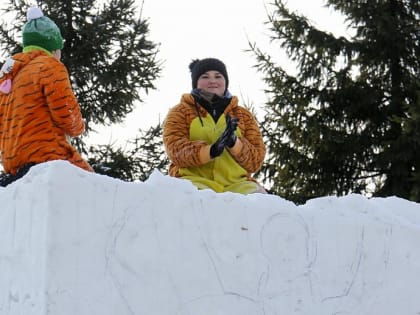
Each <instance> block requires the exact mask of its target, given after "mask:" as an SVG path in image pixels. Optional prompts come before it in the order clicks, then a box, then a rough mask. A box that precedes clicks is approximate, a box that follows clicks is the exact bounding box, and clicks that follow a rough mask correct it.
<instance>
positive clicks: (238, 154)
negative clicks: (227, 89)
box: [163, 94, 266, 181]
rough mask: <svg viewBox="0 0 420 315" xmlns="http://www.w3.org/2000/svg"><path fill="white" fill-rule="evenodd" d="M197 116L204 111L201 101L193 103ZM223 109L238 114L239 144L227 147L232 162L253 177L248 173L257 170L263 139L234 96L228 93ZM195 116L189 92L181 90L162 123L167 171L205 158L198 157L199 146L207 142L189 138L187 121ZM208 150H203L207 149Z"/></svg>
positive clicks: (247, 113)
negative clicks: (228, 98)
mask: <svg viewBox="0 0 420 315" xmlns="http://www.w3.org/2000/svg"><path fill="white" fill-rule="evenodd" d="M197 106H198V112H199V114H200V116H201V117H204V116H206V115H208V113H207V111H206V110H205V109H204V107H202V106H201V105H199V104H197ZM224 113H225V114H226V113H229V114H230V115H231V116H232V117H236V118H239V124H238V128H239V129H240V131H241V137H240V138H239V139H240V141H241V144H242V146H241V147H240V150H238V151H235V150H230V153H231V154H232V156H233V157H234V159H235V160H236V162H237V163H238V164H239V165H240V166H241V167H243V168H244V169H245V170H246V171H247V172H248V178H249V180H252V181H254V179H253V178H252V176H251V174H252V173H255V172H256V171H258V170H259V169H260V168H261V166H262V163H263V161H264V157H265V153H266V148H265V144H264V142H263V139H262V136H261V132H260V130H259V127H258V123H257V121H256V120H255V118H254V116H253V115H252V113H251V112H250V111H248V110H247V109H246V108H244V107H241V106H238V98H237V97H236V96H233V97H232V100H231V102H230V103H229V105H228V106H227V107H226V109H225V111H224ZM196 117H197V108H196V107H195V105H194V98H193V96H192V95H191V94H184V95H183V96H182V98H181V102H180V104H178V105H176V106H175V107H173V108H172V109H171V110H170V112H169V114H168V115H167V117H166V119H165V122H164V127H163V143H164V145H165V149H166V152H167V154H168V157H169V159H170V160H171V165H170V167H169V174H170V175H171V176H175V177H179V173H178V171H179V169H180V168H185V167H196V166H200V165H203V164H205V163H207V162H208V160H209V159H210V158H208V159H206V160H204V159H203V158H202V157H201V154H200V153H202V152H203V147H208V146H209V144H208V143H207V142H205V141H190V140H189V133H190V124H191V122H192V120H193V119H194V118H196ZM208 151H209V150H207V152H208Z"/></svg>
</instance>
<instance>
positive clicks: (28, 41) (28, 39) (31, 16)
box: [22, 7, 63, 51]
mask: <svg viewBox="0 0 420 315" xmlns="http://www.w3.org/2000/svg"><path fill="white" fill-rule="evenodd" d="M26 17H27V19H28V22H26V24H25V25H24V26H23V30H22V38H23V47H26V46H32V45H34V46H39V47H42V48H44V49H46V50H48V51H54V50H57V49H63V38H62V37H61V32H60V29H59V28H58V26H57V25H56V24H55V23H54V21H53V20H51V19H50V18H48V17H46V16H44V14H43V13H42V11H41V9H40V8H37V7H32V8H29V10H28V12H27V13H26Z"/></svg>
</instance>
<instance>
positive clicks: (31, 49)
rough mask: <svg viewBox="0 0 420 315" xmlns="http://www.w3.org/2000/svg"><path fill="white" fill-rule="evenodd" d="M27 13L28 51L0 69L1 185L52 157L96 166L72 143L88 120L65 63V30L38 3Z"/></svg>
mask: <svg viewBox="0 0 420 315" xmlns="http://www.w3.org/2000/svg"><path fill="white" fill-rule="evenodd" d="M27 18H28V22H27V23H26V24H25V25H24V27H23V31H22V40H23V52H21V53H17V54H15V55H13V56H12V57H10V58H9V59H8V60H7V61H6V62H5V64H4V65H3V67H2V68H1V71H0V154H1V155H0V157H1V163H2V164H3V169H4V173H3V174H2V176H1V177H0V186H6V185H7V184H9V183H10V182H13V181H14V180H16V179H18V178H20V177H22V176H23V175H24V174H25V173H26V172H27V171H28V170H29V168H30V167H31V166H32V165H35V164H38V163H42V162H46V161H51V160H68V161H70V162H71V163H73V164H75V165H76V166H79V167H80V168H82V169H85V170H87V171H90V172H92V171H93V169H92V167H91V166H90V165H89V164H88V163H87V162H86V161H85V160H84V159H83V158H82V157H81V156H80V154H79V153H78V152H77V151H76V149H75V148H74V147H73V146H72V145H71V144H70V143H69V142H68V137H76V136H79V135H80V134H82V133H83V132H84V130H85V122H84V120H83V119H82V115H81V111H80V107H79V104H78V102H77V99H76V97H75V96H74V94H73V90H72V87H71V84H70V80H69V75H68V73H67V69H66V67H65V66H64V65H63V64H62V63H61V62H60V59H61V49H62V48H63V39H62V37H61V33H60V29H59V28H58V27H57V25H56V24H55V23H54V22H53V21H52V20H51V19H49V18H48V17H46V16H44V15H43V13H42V11H41V10H40V9H39V8H37V7H32V8H30V9H29V10H28V12H27Z"/></svg>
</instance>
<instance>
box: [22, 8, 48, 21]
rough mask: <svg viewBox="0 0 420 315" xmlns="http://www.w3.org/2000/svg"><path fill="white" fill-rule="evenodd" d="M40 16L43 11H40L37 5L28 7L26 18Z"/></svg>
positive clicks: (30, 18)
mask: <svg viewBox="0 0 420 315" xmlns="http://www.w3.org/2000/svg"><path fill="white" fill-rule="evenodd" d="M42 16H44V13H42V11H41V9H40V8H38V7H32V8H29V9H28V12H26V18H27V19H28V21H30V20H35V19H38V18H40V17H42Z"/></svg>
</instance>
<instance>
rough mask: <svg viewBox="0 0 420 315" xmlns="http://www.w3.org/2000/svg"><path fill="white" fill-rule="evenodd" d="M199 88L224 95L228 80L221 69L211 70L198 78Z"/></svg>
mask: <svg viewBox="0 0 420 315" xmlns="http://www.w3.org/2000/svg"><path fill="white" fill-rule="evenodd" d="M197 88H198V89H201V90H203V91H206V92H210V93H214V94H216V95H218V96H223V94H224V93H225V90H226V80H225V77H224V76H223V75H222V74H221V73H220V72H219V71H214V70H210V71H207V72H205V73H203V74H202V75H201V76H200V77H199V78H198V81H197Z"/></svg>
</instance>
